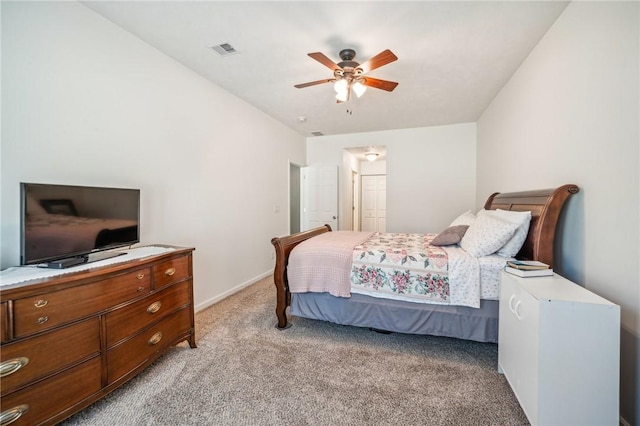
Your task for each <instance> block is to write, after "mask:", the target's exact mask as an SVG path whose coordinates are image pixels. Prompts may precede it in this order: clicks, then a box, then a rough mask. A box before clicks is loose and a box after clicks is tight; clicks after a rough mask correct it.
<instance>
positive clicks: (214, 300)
mask: <svg viewBox="0 0 640 426" xmlns="http://www.w3.org/2000/svg"><path fill="white" fill-rule="evenodd" d="M272 274H273V269H272V270H270V271H267V272H265V273H263V274H260V275H258V276H256V277H253V278H251V279H250V280H248V281H245V282H243V283H242V284H238V285H237V286H235V287H233V288H232V289H229V290H227V291H225V292H224V293H222V294H220V295H218V296H215V297H212V298H211V299H208V300H205V301H204V302H202V303H198V304H197V305H195V306H194V310H195V311H196V312H200V311H202V310H203V309H206V308H208V307H209V306H212V305H215V304H216V303H218V302H220V301H221V300H223V299H226V298H227V297H229V296H231V295H232V294H235V293H237V292H239V291H240V290H242V289H243V288H246V287H249V286H250V285H252V284H255V283H257V282H258V281H260V280H262V279H264V278H266V277H268V276H269V275H272Z"/></svg>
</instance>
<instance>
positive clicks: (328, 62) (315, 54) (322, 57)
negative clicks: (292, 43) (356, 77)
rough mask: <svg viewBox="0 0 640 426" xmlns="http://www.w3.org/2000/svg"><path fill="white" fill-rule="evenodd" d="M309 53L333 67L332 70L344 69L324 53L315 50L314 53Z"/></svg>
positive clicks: (326, 65) (325, 64)
mask: <svg viewBox="0 0 640 426" xmlns="http://www.w3.org/2000/svg"><path fill="white" fill-rule="evenodd" d="M308 55H309V56H311V57H312V58H313V59H315V60H316V61H318V62H320V63H321V64H322V65H324V66H325V67H327V68H329V69H331V70H332V71H335V70H339V69H342V68H340V67H339V66H338V64H336V63H335V62H333V61H332V60H331V59H329V58H328V57H327V56H326V55H325V54H324V53H321V52H314V53H308Z"/></svg>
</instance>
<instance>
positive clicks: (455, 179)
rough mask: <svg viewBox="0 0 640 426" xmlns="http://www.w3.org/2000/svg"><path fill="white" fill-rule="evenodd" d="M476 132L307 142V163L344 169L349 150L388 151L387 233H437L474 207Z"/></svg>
mask: <svg viewBox="0 0 640 426" xmlns="http://www.w3.org/2000/svg"><path fill="white" fill-rule="evenodd" d="M475 133H476V125H475V123H464V124H455V125H450V126H439V127H428V128H418V129H402V130H389V131H382V132H370V133H354V134H346V135H335V136H320V137H312V138H307V162H308V164H309V165H320V164H324V165H328V164H332V165H337V166H340V167H343V151H344V149H345V148H354V147H367V146H372V145H373V146H377V145H380V146H386V147H387V158H386V166H387V232H430V233H437V232H440V231H441V230H443V229H444V228H446V227H447V226H448V225H449V223H451V221H452V220H453V219H455V217H457V216H458V215H459V214H460V213H462V212H464V211H466V210H469V209H473V208H474V200H475V196H476V192H475V176H476V165H475V161H476V146H475V143H476V142H475V141H476V134H475ZM339 176H343V173H342V172H341V173H340V174H339ZM339 189H340V191H339V192H340V194H339V205H338V211H339V212H342V214H341V215H340V217H339V218H338V224H339V227H340V229H343V218H344V217H345V216H347V215H348V214H349V213H348V212H347V211H345V210H344V204H345V203H343V195H344V190H343V186H342V185H339ZM479 195H481V196H485V198H486V196H488V195H490V194H479Z"/></svg>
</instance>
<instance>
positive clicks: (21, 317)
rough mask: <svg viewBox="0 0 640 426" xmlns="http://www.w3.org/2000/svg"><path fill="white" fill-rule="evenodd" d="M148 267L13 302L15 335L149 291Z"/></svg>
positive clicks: (48, 327)
mask: <svg viewBox="0 0 640 426" xmlns="http://www.w3.org/2000/svg"><path fill="white" fill-rule="evenodd" d="M150 290H151V277H150V269H148V268H147V269H140V270H137V271H134V272H130V273H127V274H124V275H118V276H114V277H111V278H108V279H105V280H102V281H98V282H95V283H91V284H86V285H82V286H78V287H73V288H68V289H65V290H60V291H56V292H52V293H45V294H41V295H39V296H37V297H30V298H25V299H18V300H16V301H15V302H14V308H13V309H14V317H15V329H14V332H15V336H14V337H22V336H27V335H29V334H33V333H37V332H39V331H43V330H48V329H50V328H53V327H55V326H57V325H60V324H64V323H67V322H70V321H73V320H76V319H79V318H83V317H85V316H87V315H91V314H94V313H95V312H99V311H101V310H104V309H106V308H109V307H111V306H115V305H117V304H119V303H123V302H126V301H127V300H130V299H133V298H135V297H139V296H142V295H144V294H146V293H149V291H150Z"/></svg>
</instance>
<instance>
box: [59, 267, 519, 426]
mask: <svg viewBox="0 0 640 426" xmlns="http://www.w3.org/2000/svg"><path fill="white" fill-rule="evenodd" d="M274 308H275V289H274V287H273V283H272V281H271V279H270V278H268V279H265V280H262V281H260V282H258V283H256V284H254V285H252V286H251V287H249V288H246V289H244V290H242V291H241V292H239V293H237V294H235V295H233V296H231V297H229V298H227V299H225V300H223V301H222V302H220V303H218V304H216V305H214V306H212V307H210V308H208V309H206V310H204V311H202V312H200V313H198V314H197V315H196V339H197V343H198V348H197V349H190V348H189V347H188V346H187V345H186V344H181V345H179V346H178V347H176V348H174V349H172V350H171V351H169V352H168V353H167V354H166V355H165V356H163V357H161V358H160V359H159V360H158V361H157V362H155V363H154V364H153V365H152V366H151V367H149V368H148V369H146V370H145V371H144V372H143V373H141V374H140V375H139V376H138V377H136V378H135V379H134V380H132V381H131V382H129V383H128V384H126V385H124V386H123V387H121V388H120V389H118V390H116V391H114V392H113V393H111V394H110V395H108V396H107V397H106V398H104V399H103V400H101V401H99V402H97V403H95V404H94V405H92V406H90V407H88V408H87V409H85V410H83V411H82V412H80V413H78V414H76V415H75V416H73V417H71V418H70V419H68V420H67V421H66V422H64V423H63V424H64V425H65V426H70V425H96V426H101V425H104V426H107V425H109V426H111V425H121V426H127V425H132V426H133V425H136V426H139V425H528V422H527V420H526V417H525V416H524V414H523V412H522V410H521V409H520V407H519V405H518V402H517V400H516V398H515V396H514V395H513V393H512V392H511V389H510V388H509V385H508V383H507V381H506V379H505V378H504V376H502V375H500V374H499V373H498V372H497V352H498V350H497V345H495V344H490V343H476V342H468V341H462V340H457V339H449V338H442V337H430V336H413V335H403V334H388V335H386V334H379V333H375V332H372V331H370V330H368V329H362V328H356V327H346V326H339V325H335V324H330V323H325V322H320V321H313V320H307V319H304V318H293V321H292V322H293V324H294V326H293V327H292V328H290V329H288V330H284V331H281V330H278V329H276V328H275V327H274V324H275V322H276V318H275V313H274Z"/></svg>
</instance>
